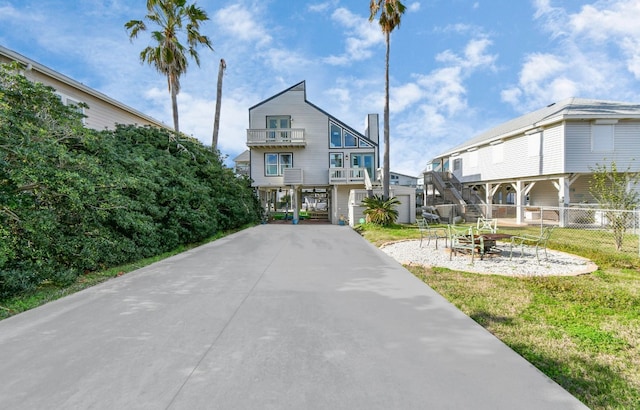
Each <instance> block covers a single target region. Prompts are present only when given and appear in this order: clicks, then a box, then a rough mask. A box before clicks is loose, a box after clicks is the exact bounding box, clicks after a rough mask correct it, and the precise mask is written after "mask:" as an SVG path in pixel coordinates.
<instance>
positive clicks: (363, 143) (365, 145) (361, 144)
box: [358, 139, 373, 148]
mask: <svg viewBox="0 0 640 410" xmlns="http://www.w3.org/2000/svg"><path fill="white" fill-rule="evenodd" d="M358 144H359V145H360V148H372V147H373V145H371V144H369V143H368V142H367V141H365V140H363V139H360V141H359V143H358Z"/></svg>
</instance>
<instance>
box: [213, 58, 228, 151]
mask: <svg viewBox="0 0 640 410" xmlns="http://www.w3.org/2000/svg"><path fill="white" fill-rule="evenodd" d="M226 68H227V63H226V62H225V61H224V58H221V59H220V68H218V89H217V92H216V113H215V117H214V120H213V137H212V138H211V149H212V150H213V151H215V150H216V148H217V146H218V129H219V128H220V103H221V101H222V74H223V73H224V70H225V69H226Z"/></svg>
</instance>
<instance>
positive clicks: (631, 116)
mask: <svg viewBox="0 0 640 410" xmlns="http://www.w3.org/2000/svg"><path fill="white" fill-rule="evenodd" d="M634 160H635V161H634ZM612 161H615V163H616V165H617V167H618V169H619V170H626V169H627V167H630V171H634V172H638V171H640V104H638V103H624V102H612V101H600V100H588V99H579V98H570V99H566V100H563V101H561V102H558V103H554V104H551V105H548V106H547V107H545V108H543V109H541V110H538V111H534V112H532V113H529V114H526V115H523V116H521V117H519V118H516V119H514V120H511V121H508V122H506V123H504V124H501V125H499V126H497V127H495V128H492V129H490V130H488V131H486V132H484V133H482V134H480V135H478V136H476V137H474V138H472V139H470V140H469V141H467V142H465V143H464V144H462V145H459V146H457V147H454V148H452V149H450V150H448V151H447V152H444V153H442V154H440V155H438V156H436V157H435V158H434V159H433V160H431V162H430V163H429V164H428V165H427V168H426V169H425V174H424V180H425V187H426V186H427V185H432V186H435V187H436V189H435V190H434V192H437V193H438V194H440V195H444V194H445V192H444V191H446V190H447V187H457V188H455V190H457V191H461V194H460V192H459V195H458V196H457V197H458V198H459V199H460V200H462V198H465V199H466V200H470V201H471V202H473V199H474V198H479V199H480V200H481V202H482V203H484V204H513V205H517V208H516V209H517V215H516V218H517V221H518V222H522V221H523V215H522V209H523V208H524V205H530V206H556V207H561V208H562V207H566V206H569V204H572V203H594V202H595V200H594V198H593V197H592V195H591V194H590V193H589V188H590V179H591V175H592V170H593V168H594V167H595V166H596V164H601V165H607V166H609V165H610V164H611V162H612ZM443 181H444V184H443V183H442V182H443ZM426 190H427V188H425V191H426ZM465 193H466V194H465ZM454 197H456V196H455V195H454ZM452 198H453V197H452ZM453 202H455V199H454V201H453ZM491 209H492V207H487V212H488V213H491Z"/></svg>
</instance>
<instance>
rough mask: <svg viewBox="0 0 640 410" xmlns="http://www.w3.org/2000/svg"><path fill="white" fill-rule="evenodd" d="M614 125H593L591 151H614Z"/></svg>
mask: <svg viewBox="0 0 640 410" xmlns="http://www.w3.org/2000/svg"><path fill="white" fill-rule="evenodd" d="M613 131H614V125H613V124H593V125H592V126H591V151H592V152H611V151H613Z"/></svg>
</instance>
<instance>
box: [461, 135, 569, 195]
mask: <svg viewBox="0 0 640 410" xmlns="http://www.w3.org/2000/svg"><path fill="white" fill-rule="evenodd" d="M562 137H563V127H562V126H556V127H553V128H549V129H545V130H544V131H543V132H540V133H535V134H532V135H524V134H523V135H520V136H518V137H515V138H510V139H508V140H506V141H504V142H502V143H499V144H495V145H484V146H481V147H480V148H478V149H477V150H474V151H465V152H463V153H461V154H460V155H459V156H456V157H451V158H450V164H453V163H454V161H455V160H456V159H458V158H460V159H462V169H461V170H454V169H453V165H451V167H452V170H453V173H454V175H455V176H456V177H457V178H458V179H459V180H460V181H461V182H464V183H469V182H477V181H496V180H505V179H513V178H526V177H531V176H538V175H553V174H559V173H562V172H563V167H564V162H563V158H564V155H563V154H564V145H563V143H562ZM534 140H535V141H537V142H532V141H534ZM496 151H498V152H500V151H501V153H497V152H496Z"/></svg>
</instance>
